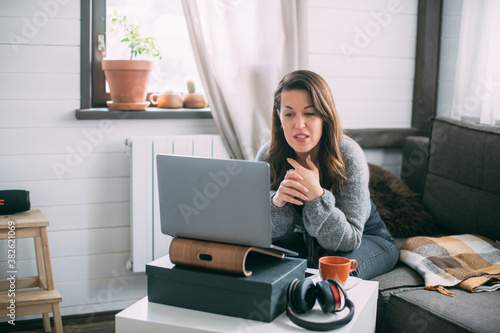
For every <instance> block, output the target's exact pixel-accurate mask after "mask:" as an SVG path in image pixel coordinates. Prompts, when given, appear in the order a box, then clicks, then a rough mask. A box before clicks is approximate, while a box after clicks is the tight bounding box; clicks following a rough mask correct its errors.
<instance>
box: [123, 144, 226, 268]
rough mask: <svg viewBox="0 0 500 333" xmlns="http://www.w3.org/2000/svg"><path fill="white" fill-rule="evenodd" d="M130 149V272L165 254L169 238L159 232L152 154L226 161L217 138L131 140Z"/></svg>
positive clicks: (222, 145)
mask: <svg viewBox="0 0 500 333" xmlns="http://www.w3.org/2000/svg"><path fill="white" fill-rule="evenodd" d="M127 144H128V145H129V146H130V149H131V153H130V208H131V212H130V218H131V221H130V223H131V228H130V233H131V241H132V253H131V261H130V262H128V263H127V266H128V268H129V269H132V270H133V271H134V272H144V271H145V269H146V264H147V263H149V262H151V261H152V260H154V259H157V258H159V257H162V256H164V255H166V254H168V248H169V245H170V240H171V237H170V236H167V235H164V234H162V233H161V227H160V207H159V205H158V181H157V176H156V155H157V154H175V155H189V156H200V157H212V158H222V159H225V158H229V155H228V154H227V151H226V149H225V147H224V144H223V142H222V139H221V137H220V135H190V136H155V137H132V138H130V139H129V140H127Z"/></svg>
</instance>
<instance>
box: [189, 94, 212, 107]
mask: <svg viewBox="0 0 500 333" xmlns="http://www.w3.org/2000/svg"><path fill="white" fill-rule="evenodd" d="M183 99H184V103H183V104H184V107H185V108H187V109H201V108H206V107H207V99H206V98H205V95H203V94H195V93H189V94H185V95H184V97H183Z"/></svg>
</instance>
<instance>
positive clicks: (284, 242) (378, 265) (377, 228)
mask: <svg viewBox="0 0 500 333" xmlns="http://www.w3.org/2000/svg"><path fill="white" fill-rule="evenodd" d="M275 244H276V245H278V246H281V247H284V248H287V249H290V250H293V251H296V252H298V253H299V257H301V258H308V257H311V256H310V255H308V250H307V246H306V245H305V243H304V237H303V235H302V234H300V233H294V232H289V233H287V234H285V235H283V236H282V237H281V238H280V239H279V240H278V241H277V242H275ZM314 249H315V251H314V253H313V254H312V257H313V258H314V260H313V261H312V262H310V263H308V266H309V267H313V268H318V259H319V258H321V257H323V256H340V257H345V258H349V259H356V261H357V263H358V267H357V268H356V270H355V271H354V272H352V273H351V275H352V276H357V277H359V278H361V279H365V280H369V279H371V278H374V277H375V276H378V275H381V274H384V273H387V272H389V271H391V270H392V269H393V268H394V266H396V263H397V262H398V259H399V249H398V246H397V245H396V242H395V241H394V239H393V238H392V236H391V235H390V234H389V232H388V231H387V228H386V226H385V223H384V221H383V220H382V218H381V217H380V215H379V213H378V210H377V207H376V206H375V204H374V203H373V202H372V203H371V212H370V217H369V218H368V220H367V221H366V223H365V228H364V231H363V235H362V237H361V245H360V246H359V247H358V248H357V249H355V250H352V251H350V252H331V251H327V250H325V249H323V248H322V247H321V246H320V245H319V244H318V242H317V241H316V239H314Z"/></svg>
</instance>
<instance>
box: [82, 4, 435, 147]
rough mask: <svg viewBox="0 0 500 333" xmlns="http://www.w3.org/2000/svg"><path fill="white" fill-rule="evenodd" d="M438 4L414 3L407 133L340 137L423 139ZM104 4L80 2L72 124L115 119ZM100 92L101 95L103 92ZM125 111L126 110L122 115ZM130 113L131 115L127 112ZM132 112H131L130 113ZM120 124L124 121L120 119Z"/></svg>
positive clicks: (395, 143)
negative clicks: (104, 47) (109, 104)
mask: <svg viewBox="0 0 500 333" xmlns="http://www.w3.org/2000/svg"><path fill="white" fill-rule="evenodd" d="M442 8H443V1H442V0H437V1H436V0H419V1H418V17H417V43H416V56H415V76H414V85H413V105H412V119H411V127H410V128H363V129H351V130H349V129H347V130H346V132H347V134H348V135H350V136H351V137H352V138H354V139H355V140H356V141H357V142H358V143H359V144H360V145H361V147H363V148H392V147H402V146H403V143H404V140H405V138H406V137H408V136H429V134H430V128H431V120H432V119H433V118H434V117H435V116H436V112H437V96H438V95H437V92H438V77H439V54H440V44H441V21H442ZM105 29H106V1H105V0H90V1H81V103H80V104H81V105H80V107H81V110H77V114H76V117H77V119H102V118H106V117H108V115H109V118H116V117H120V116H119V115H117V114H115V115H114V116H113V115H112V114H114V113H116V112H114V113H113V112H109V113H105V112H102V111H107V109H106V101H107V100H109V99H110V98H109V94H106V93H105V79H104V72H103V71H102V69H101V61H102V53H101V52H100V51H98V48H97V46H98V36H99V35H100V34H101V35H105ZM103 92H104V93H103ZM124 112H126V111H124ZM129 112H131V111H129ZM132 112H133V111H132ZM207 112H208V113H210V110H209V109H207V110H202V111H198V112H196V111H191V112H182V114H183V116H179V112H178V111H163V112H155V115H154V117H155V118H184V117H185V118H211V113H210V115H209V116H207ZM142 114H144V116H142V115H141V114H135V115H134V117H129V119H139V118H142V117H143V118H144V119H147V118H151V117H152V116H151V115H149V114H148V115H146V113H142ZM121 118H122V119H124V118H128V117H127V116H122V117H121Z"/></svg>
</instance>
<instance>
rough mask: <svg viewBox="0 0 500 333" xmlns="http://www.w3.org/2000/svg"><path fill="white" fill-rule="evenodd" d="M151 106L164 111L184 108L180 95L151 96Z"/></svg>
mask: <svg viewBox="0 0 500 333" xmlns="http://www.w3.org/2000/svg"><path fill="white" fill-rule="evenodd" d="M149 101H150V102H151V104H153V105H156V106H158V107H159V108H163V109H178V108H182V103H183V101H182V96H181V95H180V94H151V96H149Z"/></svg>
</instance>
